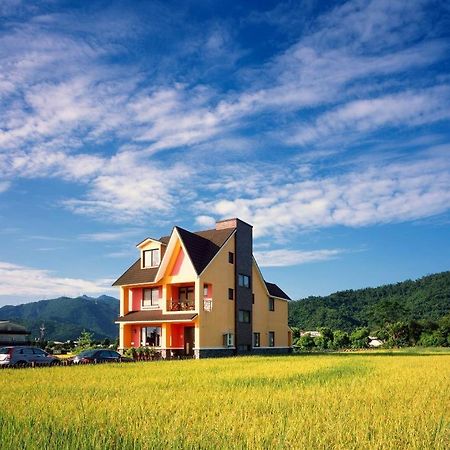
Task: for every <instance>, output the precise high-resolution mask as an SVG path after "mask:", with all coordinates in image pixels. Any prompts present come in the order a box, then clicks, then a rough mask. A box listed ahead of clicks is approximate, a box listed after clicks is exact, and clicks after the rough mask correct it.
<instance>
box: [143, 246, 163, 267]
mask: <svg viewBox="0 0 450 450" xmlns="http://www.w3.org/2000/svg"><path fill="white" fill-rule="evenodd" d="M142 259H143V261H142V266H143V267H144V268H147V267H158V266H159V259H160V258H159V248H154V249H152V250H144V251H143V252H142Z"/></svg>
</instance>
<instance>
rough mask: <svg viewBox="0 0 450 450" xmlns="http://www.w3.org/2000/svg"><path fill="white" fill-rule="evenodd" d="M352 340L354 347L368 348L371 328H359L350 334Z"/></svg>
mask: <svg viewBox="0 0 450 450" xmlns="http://www.w3.org/2000/svg"><path fill="white" fill-rule="evenodd" d="M350 342H351V344H352V348H367V347H369V329H368V328H365V327H364V328H357V329H356V330H355V331H353V333H352V334H351V335H350Z"/></svg>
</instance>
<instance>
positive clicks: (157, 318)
mask: <svg viewBox="0 0 450 450" xmlns="http://www.w3.org/2000/svg"><path fill="white" fill-rule="evenodd" d="M196 317H197V313H193V312H190V313H189V314H188V313H177V314H173V313H171V314H163V312H162V310H161V309H156V310H154V311H133V312H130V313H128V314H125V315H124V316H122V317H119V318H118V319H117V322H167V321H172V322H173V321H180V320H189V321H190V320H194V319H195V318H196Z"/></svg>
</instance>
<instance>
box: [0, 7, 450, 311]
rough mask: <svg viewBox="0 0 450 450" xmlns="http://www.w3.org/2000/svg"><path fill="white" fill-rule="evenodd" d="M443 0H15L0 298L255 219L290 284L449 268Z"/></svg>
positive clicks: (0, 35)
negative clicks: (149, 247)
mask: <svg viewBox="0 0 450 450" xmlns="http://www.w3.org/2000/svg"><path fill="white" fill-rule="evenodd" d="M449 34H450V8H449V5H448V2H444V1H442V2H439V1H420V0H417V1H414V2H405V1H392V0H389V1H387V0H379V1H363V0H355V1H348V2H336V3H332V2H314V1H293V0H292V1H287V2H280V1H248V2H237V1H236V2H219V1H198V2H195V1H192V2H189V1H183V2H181V1H179V2H175V1H161V2H156V1H133V2H125V1H123V2H119V1H117V2H113V1H90V2H85V1H79V2H69V1H50V0H49V1H36V2H28V1H20V0H2V1H1V2H0V67H1V69H0V223H1V226H0V283H1V286H2V288H1V289H0V305H2V304H7V303H18V302H23V301H33V300H37V299H41V298H52V297H54V296H59V295H70V296H73V295H78V294H83V293H86V294H92V295H100V294H103V293H105V294H114V293H115V294H117V293H116V290H115V289H112V288H111V287H110V284H111V282H112V281H113V280H114V279H115V278H116V277H117V276H119V275H120V274H121V273H122V272H123V271H124V269H126V268H127V267H128V266H129V265H130V264H131V263H132V262H133V261H134V260H135V258H136V257H137V249H136V248H135V244H136V243H137V242H140V241H141V240H142V239H143V238H145V237H147V236H152V237H159V236H160V235H165V234H167V233H168V232H169V231H170V230H171V228H172V226H173V225H174V224H177V225H179V226H183V227H185V228H187V229H190V230H193V231H194V230H198V229H205V228H210V227H211V225H212V224H213V223H214V220H217V219H223V218H228V217H234V216H238V217H240V218H242V219H244V220H246V221H248V222H249V223H251V224H253V225H254V234H255V245H254V250H255V254H256V257H257V260H258V262H259V263H260V265H261V266H262V271H263V274H264V275H265V277H266V278H267V280H268V281H273V282H277V283H279V284H280V286H282V287H283V288H284V289H285V290H286V291H287V292H288V293H289V294H290V295H291V296H292V297H293V298H300V297H304V296H307V295H319V294H328V293H330V292H333V291H336V290H340V289H348V288H358V287H365V286H376V285H379V284H382V283H389V282H395V281H400V280H403V279H407V278H417V277H420V276H423V275H426V274H428V273H433V272H439V271H443V270H448V269H449V262H450V258H449V255H450V251H449V250H450V232H449V229H450V228H449V224H450V220H449V219H450V214H449V210H450V126H449V125H450V70H449V69H450V59H449V56H450V35H449Z"/></svg>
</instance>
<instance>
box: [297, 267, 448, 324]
mask: <svg viewBox="0 0 450 450" xmlns="http://www.w3.org/2000/svg"><path fill="white" fill-rule="evenodd" d="M449 313H450V272H442V273H437V274H434V275H428V276H426V277H423V278H420V279H418V280H415V281H411V280H407V281H403V282H401V283H396V284H387V285H385V286H380V287H376V288H366V289H358V290H349V291H340V292H335V293H334V294H331V295H328V296H326V297H308V298H306V299H303V300H298V301H294V302H290V304H289V324H290V325H291V326H295V327H299V328H300V329H303V330H315V329H317V328H319V327H330V328H332V329H341V330H345V331H351V330H353V329H355V328H357V327H361V326H367V327H369V328H371V329H376V328H377V327H380V326H383V325H384V324H386V323H389V322H397V321H409V320H413V319H414V320H419V319H428V320H437V319H439V318H441V317H442V316H444V315H446V314H449Z"/></svg>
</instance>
